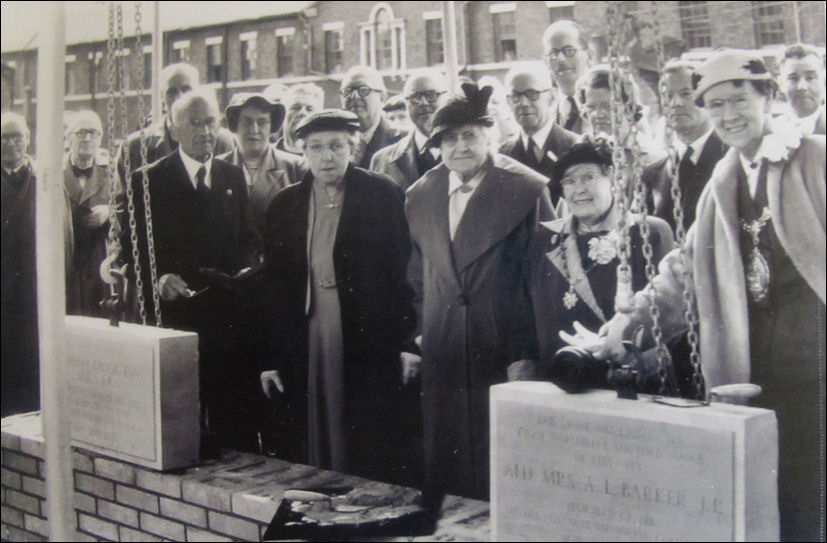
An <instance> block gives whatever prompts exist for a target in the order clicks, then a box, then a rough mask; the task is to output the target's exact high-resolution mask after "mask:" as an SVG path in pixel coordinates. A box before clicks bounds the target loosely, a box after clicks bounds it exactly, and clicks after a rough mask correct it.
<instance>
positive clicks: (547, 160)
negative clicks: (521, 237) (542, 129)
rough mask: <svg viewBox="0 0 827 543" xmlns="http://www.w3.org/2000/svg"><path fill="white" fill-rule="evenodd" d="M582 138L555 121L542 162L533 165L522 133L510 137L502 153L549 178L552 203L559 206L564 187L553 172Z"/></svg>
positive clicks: (545, 146) (501, 150) (501, 149)
mask: <svg viewBox="0 0 827 543" xmlns="http://www.w3.org/2000/svg"><path fill="white" fill-rule="evenodd" d="M579 139H580V138H579V137H578V136H577V134H575V133H574V132H569V131H568V130H566V129H565V128H562V127H561V126H560V125H558V124H557V123H554V125H553V126H552V128H551V130H550V131H549V133H548V137H547V138H546V142H545V143H544V144H543V149H542V151H543V160H542V161H540V164H539V165H537V166H536V167H535V166H532V164H533V162H532V161H531V159H529V157H528V150H527V149H526V148H525V145H524V143H523V138H522V133H520V134H516V135H515V136H512V137H511V138H509V139H508V140H507V141H506V142H505V143H503V144H502V145H501V146H500V153H501V154H503V155H506V156H510V157H511V158H513V159H515V160H517V161H519V162H521V163H523V164H525V165H526V166H529V167H531V168H533V169H534V170H535V171H537V172H538V173H540V174H542V175H543V176H545V177H547V178H548V180H549V181H548V189H549V192H550V194H551V205H553V206H554V207H555V208H556V207H557V204H558V202H559V201H560V198H562V197H563V187H562V185H560V180H559V179H552V178H551V173H552V170H553V169H554V166H555V164H557V160H558V158H559V157H561V156H563V153H565V152H566V151H568V150H569V148H570V147H571V146H572V145H574V144H575V143H577V141H578V140H579Z"/></svg>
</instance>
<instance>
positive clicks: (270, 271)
mask: <svg viewBox="0 0 827 543" xmlns="http://www.w3.org/2000/svg"><path fill="white" fill-rule="evenodd" d="M312 184H313V174H312V173H308V174H307V175H306V176H305V178H304V180H302V181H301V182H300V183H298V184H296V185H290V186H289V187H287V188H285V189H284V190H283V191H281V192H280V193H278V194H277V195H276V196H275V198H273V203H272V204H271V206H270V211H269V213H268V219H267V230H266V236H265V240H266V252H265V268H264V274H265V276H266V279H267V280H268V281H269V289H268V291H269V294H270V295H271V296H272V297H273V303H272V307H273V308H274V310H275V311H274V313H273V314H272V321H271V323H270V325H269V326H270V328H269V330H268V336H269V337H270V338H271V340H272V342H271V344H270V348H269V349H270V353H271V361H270V362H271V364H270V366H269V367H268V366H266V365H265V366H262V368H261V369H277V370H278V371H279V373H280V375H281V378H282V381H283V383H284V387H285V393H284V396H282V397H279V401H280V402H283V407H284V409H283V410H282V412H281V413H280V416H282V417H285V418H287V419H289V424H288V425H287V429H286V431H287V432H289V434H288V435H287V439H288V440H289V442H290V443H288V444H287V445H288V449H287V451H286V452H285V457H286V458H287V459H288V460H293V461H298V462H305V463H306V462H307V446H306V443H307V435H308V434H307V417H308V415H307V408H308V322H309V320H308V315H307V313H306V302H307V289H308V256H307V251H308V246H307V231H308V207H309V202H310V194H311V189H312ZM403 200H404V194H403V193H402V190H401V189H400V188H399V187H397V186H396V185H395V184H394V183H393V182H392V181H391V180H390V179H389V178H388V177H386V176H383V175H378V174H374V173H372V172H368V171H365V170H363V169H361V168H357V167H354V166H353V165H350V166H348V169H347V171H346V173H345V178H344V200H343V202H342V213H341V217H340V220H339V226H338V229H337V232H336V240H335V243H334V246H333V266H334V270H335V276H336V284H337V293H338V296H339V304H340V307H341V319H342V335H343V346H344V374H345V377H344V406H345V407H344V409H345V413H344V417H345V427H346V428H348V429H349V431H348V433H347V435H346V437H345V440H346V443H345V447H346V458H347V459H348V462H349V466H348V471H349V472H352V473H355V474H358V475H362V476H366V477H373V478H377V479H383V480H398V479H399V477H400V474H399V470H400V469H402V468H403V466H399V465H395V464H398V460H399V453H400V452H401V453H407V451H405V450H404V449H405V448H406V447H407V442H406V439H408V438H407V437H406V436H405V435H404V432H403V430H407V428H403V426H404V425H403V424H401V422H402V421H404V420H405V418H406V416H407V412H408V411H409V410H410V406H406V405H404V403H403V402H401V401H400V398H399V394H400V391H401V388H402V370H401V365H400V359H399V355H400V352H401V351H402V350H403V349H405V348H406V347H407V346H406V342H407V341H408V340H409V336H410V334H411V333H412V332H413V329H414V327H415V319H414V316H413V309H412V302H411V300H412V295H413V294H412V291H411V289H410V287H409V286H408V283H407V278H406V269H407V265H408V259H409V256H410V237H409V233H408V225H407V223H406V222H405V214H404V210H403ZM270 330H272V332H271V331H270ZM273 364H274V365H275V367H273Z"/></svg>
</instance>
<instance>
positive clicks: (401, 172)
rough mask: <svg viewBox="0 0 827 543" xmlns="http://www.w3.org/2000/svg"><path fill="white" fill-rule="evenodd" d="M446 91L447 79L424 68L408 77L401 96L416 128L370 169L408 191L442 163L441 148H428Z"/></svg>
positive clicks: (377, 156)
mask: <svg viewBox="0 0 827 543" xmlns="http://www.w3.org/2000/svg"><path fill="white" fill-rule="evenodd" d="M447 90H448V84H447V81H446V80H445V76H444V75H443V74H442V73H441V72H439V71H437V70H433V69H425V70H421V71H419V72H417V73H414V74H412V75H411V76H410V77H408V80H407V81H405V87H404V88H403V90H402V95H403V96H404V97H405V101H406V102H407V106H408V116H409V117H410V119H411V122H412V123H413V125H414V126H415V127H416V128H415V130H413V131H412V132H411V133H409V134H408V135H407V136H405V137H404V138H402V139H401V140H399V141H397V142H396V143H394V144H392V145H389V146H388V147H385V148H384V149H380V150H379V152H377V153H376V154H375V155H373V159H372V160H371V162H370V169H371V170H373V171H375V172H380V173H384V174H386V175H389V176H390V177H391V178H392V179H393V180H394V181H396V184H397V185H399V186H400V187H402V188H403V189H407V188H408V187H409V186H411V185H413V183H414V181H416V180H417V179H419V178H420V177H422V175H423V174H424V173H425V172H427V171H428V170H430V169H431V168H433V167H434V166H436V165H437V164H439V163H440V158H439V149H436V148H434V147H431V146H429V145H427V143H428V138H429V137H430V135H431V127H430V124H429V122H430V120H431V116H432V115H433V114H434V111H436V109H437V108H438V107H439V106H440V104H441V103H442V102H443V101H444V100H443V97H444V96H445V92H446V91H447Z"/></svg>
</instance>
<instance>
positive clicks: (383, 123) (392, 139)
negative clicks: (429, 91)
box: [357, 117, 405, 170]
mask: <svg viewBox="0 0 827 543" xmlns="http://www.w3.org/2000/svg"><path fill="white" fill-rule="evenodd" d="M404 136H405V134H397V133H396V131H395V130H394V129H393V127H392V126H391V123H389V122H388V121H387V119H385V118H384V117H382V118H381V119H379V126H377V127H376V130H375V131H374V132H373V137H372V138H370V141H369V142H368V143H367V145H365V151H364V153H363V154H362V160H361V161H360V162H359V164H357V166H359V167H360V168H362V169H365V170H367V169H369V168H370V161H371V159H372V158H373V155H374V154H376V152H377V151H379V149H382V148H383V147H387V146H388V145H390V144H391V143H396V142H397V141H399V140H400V139H402V138H403V137H404Z"/></svg>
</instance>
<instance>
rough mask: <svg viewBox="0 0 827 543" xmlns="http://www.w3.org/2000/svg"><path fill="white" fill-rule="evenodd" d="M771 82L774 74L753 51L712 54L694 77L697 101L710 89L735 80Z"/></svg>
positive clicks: (738, 50)
mask: <svg viewBox="0 0 827 543" xmlns="http://www.w3.org/2000/svg"><path fill="white" fill-rule="evenodd" d="M738 79H742V80H747V81H770V80H772V79H773V77H772V74H771V73H770V71H769V70H768V69H767V65H766V64H765V63H764V60H763V59H762V58H761V57H759V56H758V55H756V54H755V53H753V52H751V51H745V50H743V49H721V50H719V51H715V52H714V53H712V56H710V57H709V58H708V59H706V60H705V61H704V62H703V63H702V64H701V65H700V66H698V68H697V70H695V73H694V74H693V75H692V87H693V88H694V89H695V99H696V100H698V99H700V98H701V97H703V94H704V93H705V92H706V91H708V90H709V88H710V87H712V86H714V85H717V84H718V83H723V82H725V81H734V80H738Z"/></svg>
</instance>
